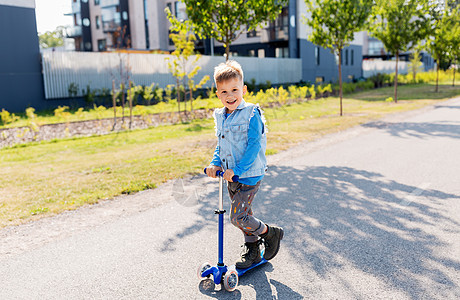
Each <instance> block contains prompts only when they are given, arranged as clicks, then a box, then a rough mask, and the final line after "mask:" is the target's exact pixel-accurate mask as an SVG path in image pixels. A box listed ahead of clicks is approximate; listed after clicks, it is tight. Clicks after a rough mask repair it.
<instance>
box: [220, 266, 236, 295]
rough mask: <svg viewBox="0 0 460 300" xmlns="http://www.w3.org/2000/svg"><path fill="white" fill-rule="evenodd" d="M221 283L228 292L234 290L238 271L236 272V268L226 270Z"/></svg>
mask: <svg viewBox="0 0 460 300" xmlns="http://www.w3.org/2000/svg"><path fill="white" fill-rule="evenodd" d="M223 284H224V288H225V289H226V290H227V291H228V292H233V291H234V290H236V287H237V286H238V272H236V270H228V271H227V273H225V276H224V279H223Z"/></svg>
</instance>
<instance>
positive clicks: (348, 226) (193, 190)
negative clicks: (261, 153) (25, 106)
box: [0, 98, 460, 300]
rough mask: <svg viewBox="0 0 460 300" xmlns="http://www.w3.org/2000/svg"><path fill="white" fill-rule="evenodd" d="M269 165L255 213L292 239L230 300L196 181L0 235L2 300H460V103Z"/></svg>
mask: <svg viewBox="0 0 460 300" xmlns="http://www.w3.org/2000/svg"><path fill="white" fill-rule="evenodd" d="M269 162H270V169H269V172H268V174H267V176H266V178H265V179H264V182H263V183H262V188H261V191H260V192H259V194H258V195H257V197H256V200H255V201H254V211H255V214H256V215H257V216H258V217H259V218H261V219H262V220H264V221H265V222H267V223H268V224H277V225H280V226H283V227H284V229H285V239H284V240H283V242H282V248H281V250H280V252H279V254H278V256H277V257H276V258H274V259H273V260H272V261H270V262H269V263H267V264H265V265H263V266H261V267H259V268H258V269H255V270H253V271H251V272H249V273H247V274H246V275H244V276H243V277H242V278H240V284H239V286H238V289H237V290H236V291H235V292H233V293H228V292H226V291H225V290H221V286H220V285H219V286H214V285H213V283H212V281H210V280H204V281H202V282H200V281H199V280H198V279H197V278H196V269H197V267H198V265H200V264H201V263H203V262H206V261H208V262H210V263H212V264H214V263H216V260H217V218H216V216H215V215H214V213H213V211H214V209H215V208H216V206H217V198H218V196H217V187H218V186H217V181H215V180H212V179H210V178H205V177H204V176H201V177H200V176H198V177H195V178H191V179H187V180H184V181H183V182H181V181H176V182H173V183H171V182H170V183H168V184H165V185H164V186H162V187H160V188H159V189H157V190H153V191H147V192H143V193H139V194H137V195H134V196H125V197H123V198H120V199H116V200H115V201H111V202H106V203H102V204H100V205H97V206H94V207H91V208H84V209H81V210H79V211H77V212H72V213H66V214H63V215H60V216H57V217H54V218H48V219H46V220H42V221H38V222H35V223H31V224H27V225H24V226H18V227H14V228H7V229H4V230H2V231H0V243H2V244H3V245H2V246H0V299H170V300H172V299H209V298H217V299H304V298H305V299H459V298H460V174H459V172H460V98H457V99H453V100H450V101H448V102H440V103H439V105H437V106H434V107H429V108H425V109H422V110H420V111H417V112H410V113H404V114H399V115H397V116H392V117H390V118H386V119H384V120H381V121H377V122H372V123H369V124H365V125H363V126H359V127H356V128H353V129H351V130H347V131H344V132H341V133H338V134H334V135H330V136H327V137H325V138H323V139H321V140H318V141H316V142H312V143H305V144H302V145H300V146H298V147H295V148H293V149H291V150H289V151H285V152H283V153H279V154H277V155H274V156H271V157H270V158H269ZM182 184H183V185H184V187H182ZM183 189H184V192H183ZM226 201H227V202H226V205H227V206H228V203H229V202H228V198H227V197H226ZM227 216H228V215H227ZM225 230H226V232H225V249H224V250H225V251H224V256H225V261H226V262H227V263H228V264H233V263H234V261H235V260H236V259H237V257H238V255H239V252H240V244H241V243H242V237H241V233H240V232H239V231H238V230H237V229H235V228H233V227H232V226H231V224H230V223H229V222H228V220H227V222H226V227H225Z"/></svg>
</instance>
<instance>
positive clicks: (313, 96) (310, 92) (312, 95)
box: [308, 84, 316, 99]
mask: <svg viewBox="0 0 460 300" xmlns="http://www.w3.org/2000/svg"><path fill="white" fill-rule="evenodd" d="M308 95H309V96H310V98H311V99H316V90H315V85H314V84H312V85H311V87H309V88H308Z"/></svg>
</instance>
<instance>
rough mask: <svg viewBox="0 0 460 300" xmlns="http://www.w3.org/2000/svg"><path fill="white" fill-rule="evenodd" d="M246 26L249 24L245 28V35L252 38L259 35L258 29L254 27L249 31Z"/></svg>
mask: <svg viewBox="0 0 460 300" xmlns="http://www.w3.org/2000/svg"><path fill="white" fill-rule="evenodd" d="M248 28H249V26H247V27H246V30H247V33H246V37H248V38H252V37H258V36H260V30H257V29H254V30H251V31H249V30H248Z"/></svg>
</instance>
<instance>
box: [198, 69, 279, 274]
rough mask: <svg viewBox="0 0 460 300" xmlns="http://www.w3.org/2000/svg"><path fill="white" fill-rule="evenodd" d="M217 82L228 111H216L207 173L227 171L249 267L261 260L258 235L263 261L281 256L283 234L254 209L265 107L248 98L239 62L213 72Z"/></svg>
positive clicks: (243, 262)
mask: <svg viewBox="0 0 460 300" xmlns="http://www.w3.org/2000/svg"><path fill="white" fill-rule="evenodd" d="M214 81H215V83H216V86H217V91H216V94H217V97H218V98H219V100H220V101H221V102H222V104H223V105H224V107H223V108H220V109H216V110H215V111H214V119H215V122H216V136H217V137H218V144H217V147H216V150H215V151H214V156H213V159H212V162H211V164H210V166H209V167H208V168H207V170H206V174H207V175H208V176H209V177H213V178H215V177H216V171H217V170H222V169H223V170H225V173H224V176H223V177H224V179H225V180H227V182H228V184H227V189H228V193H229V195H230V198H231V201H232V206H231V212H230V220H231V222H232V224H233V225H234V226H236V227H237V228H239V229H241V231H242V232H243V234H244V240H245V244H244V246H245V247H244V249H243V252H242V254H241V258H240V260H239V261H238V262H237V263H236V264H235V265H236V267H237V268H241V269H245V268H248V267H250V266H251V265H252V264H254V263H258V262H260V260H261V255H260V248H259V244H260V242H259V237H260V239H261V240H260V241H262V242H263V243H264V245H265V253H264V258H265V259H267V260H269V259H272V258H273V257H275V255H276V254H277V253H278V250H279V247H280V241H281V239H282V238H283V235H284V231H283V229H282V228H280V227H276V226H268V225H266V224H265V223H263V222H261V221H260V220H258V219H256V218H255V217H254V215H253V211H252V209H251V204H252V201H253V199H254V196H255V194H256V193H257V191H258V190H259V186H260V181H261V180H262V178H263V177H264V174H265V172H266V170H267V161H266V158H265V149H266V145H267V137H266V134H265V124H264V118H263V115H262V112H261V110H260V108H259V107H258V106H256V105H254V104H250V103H246V102H245V101H244V99H243V96H244V95H245V94H246V92H247V86H246V85H244V83H243V82H244V81H243V70H242V68H241V66H240V64H238V63H237V62H236V61H228V62H226V63H221V64H219V65H218V66H217V67H216V68H215V69H214ZM234 175H238V176H239V177H240V179H239V181H238V182H233V181H232V177H233V176H234Z"/></svg>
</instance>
